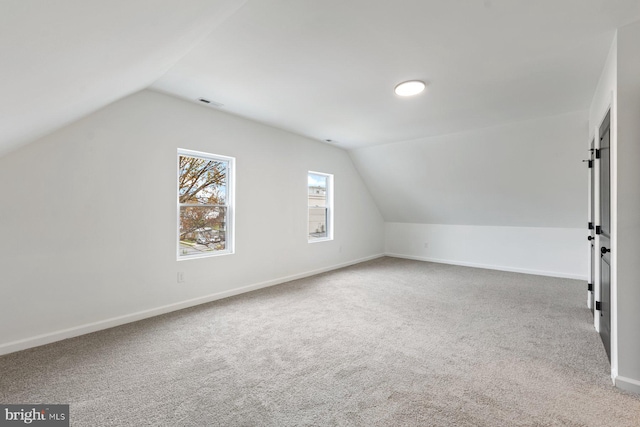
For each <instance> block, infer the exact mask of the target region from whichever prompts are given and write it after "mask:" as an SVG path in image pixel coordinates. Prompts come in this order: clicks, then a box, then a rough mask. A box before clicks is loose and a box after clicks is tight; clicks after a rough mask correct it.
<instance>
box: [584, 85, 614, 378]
mask: <svg viewBox="0 0 640 427" xmlns="http://www.w3.org/2000/svg"><path fill="white" fill-rule="evenodd" d="M607 114H609V145H610V148H609V150H610V162H611V164H610V173H611V178H610V182H609V185H610V186H611V191H610V197H611V199H610V203H611V237H610V245H611V264H610V265H611V286H610V292H611V294H610V301H611V306H610V310H611V312H610V315H611V320H610V322H611V325H610V327H611V331H610V332H611V342H610V348H611V379H612V382H613V384H614V385H615V380H616V377H617V376H618V286H617V283H618V272H617V270H618V255H617V252H618V251H617V240H618V239H617V235H618V221H617V218H618V208H617V206H618V159H617V153H618V132H617V128H618V120H617V118H618V117H617V109H616V102H614V96H613V92H611V93H610V94H609V102H608V103H607V104H606V107H605V109H604V111H601V112H600V114H599V115H597V116H596V117H598V120H597V121H596V123H597V124H596V126H595V128H594V129H593V138H594V139H595V147H594V148H596V149H600V128H601V127H602V124H603V122H604V120H605V118H606V117H607ZM590 143H591V140H589V144H590ZM594 163H595V164H594V167H595V174H596V175H595V191H594V198H595V202H596V206H595V212H594V213H595V224H596V225H600V224H601V218H600V162H598V161H596V162H594ZM595 243H596V254H595V255H596V261H595V267H596V268H595V271H594V274H595V283H594V291H595V292H594V301H599V300H600V288H601V283H600V277H601V271H600V262H599V248H600V247H601V242H600V235H598V234H596V240H595ZM593 322H594V327H595V329H596V331H597V332H598V333H600V312H599V311H595V310H594V316H593Z"/></svg>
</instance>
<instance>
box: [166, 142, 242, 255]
mask: <svg viewBox="0 0 640 427" xmlns="http://www.w3.org/2000/svg"><path fill="white" fill-rule="evenodd" d="M234 161H235V160H234V159H233V158H232V157H224V156H218V155H213V154H207V153H200V152H196V151H189V150H181V149H179V150H178V196H177V197H178V259H179V260H180V259H187V258H195V257H203V256H211V255H219V254H228V253H233V196H234V194H233V193H234V192H233V185H234V183H233V177H234Z"/></svg>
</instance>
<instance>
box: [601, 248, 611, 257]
mask: <svg viewBox="0 0 640 427" xmlns="http://www.w3.org/2000/svg"><path fill="white" fill-rule="evenodd" d="M600 252H601V253H602V255H604V254H606V253H607V252H611V249H607V248H605V247H604V246H603V247H601V248H600Z"/></svg>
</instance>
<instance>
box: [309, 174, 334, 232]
mask: <svg viewBox="0 0 640 427" xmlns="http://www.w3.org/2000/svg"><path fill="white" fill-rule="evenodd" d="M307 187H308V200H309V203H308V204H309V242H318V241H322V240H331V239H333V175H329V174H326V173H320V172H309V173H308V175H307Z"/></svg>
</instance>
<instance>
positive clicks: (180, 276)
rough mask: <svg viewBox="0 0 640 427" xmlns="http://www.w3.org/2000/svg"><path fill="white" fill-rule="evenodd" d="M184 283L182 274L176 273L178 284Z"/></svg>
mask: <svg viewBox="0 0 640 427" xmlns="http://www.w3.org/2000/svg"><path fill="white" fill-rule="evenodd" d="M182 282H184V273H183V272H182V271H179V272H178V283H182Z"/></svg>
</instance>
